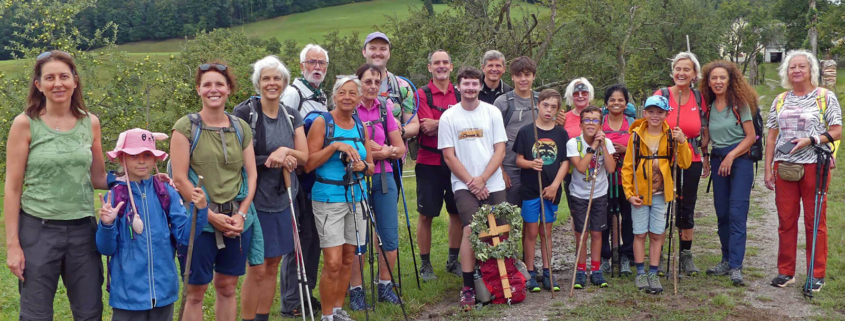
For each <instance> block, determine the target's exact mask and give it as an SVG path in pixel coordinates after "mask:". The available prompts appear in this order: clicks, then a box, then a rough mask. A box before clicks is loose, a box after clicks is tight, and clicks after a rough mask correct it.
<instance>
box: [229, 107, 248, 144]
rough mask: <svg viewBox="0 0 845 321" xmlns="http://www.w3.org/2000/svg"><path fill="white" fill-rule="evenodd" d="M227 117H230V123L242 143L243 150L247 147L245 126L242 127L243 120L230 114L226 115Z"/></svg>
mask: <svg viewBox="0 0 845 321" xmlns="http://www.w3.org/2000/svg"><path fill="white" fill-rule="evenodd" d="M226 116H228V117H229V123H231V124H232V127H233V128H235V134H237V135H238V142H240V144H241V149H243V148H244V146H245V145H244V135H243V132H244V129H243V126H241V119H240V118H238V117H235V116H234V115H232V114H230V113H226Z"/></svg>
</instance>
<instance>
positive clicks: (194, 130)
mask: <svg viewBox="0 0 845 321" xmlns="http://www.w3.org/2000/svg"><path fill="white" fill-rule="evenodd" d="M226 117H228V118H229V127H211V126H206V125H205V124H203V123H202V117H200V113H190V114H188V120H190V121H191V134H190V135H189V136H188V144H190V146H191V148H190V154H189V156H190V157H193V156H194V149H196V148H197V144H195V142H197V141H198V140H199V138H200V134H201V133H202V131H203V130H211V131H216V132H219V133H220V135H221V136H222V135H223V133H228V132H235V134H236V135H237V136H238V143H239V144H240V147H241V149H242V150H243V147H244V136H243V134H242V133H243V127H242V126H241V121H240V118H238V117H236V116H234V115H232V114H230V113H226ZM222 141H223V155H224V157H227V158H228V154H226V140H222ZM189 159H190V158H189ZM170 161H171V160H167V174H168V175H171V176H173V170H172V168H171V166H170Z"/></svg>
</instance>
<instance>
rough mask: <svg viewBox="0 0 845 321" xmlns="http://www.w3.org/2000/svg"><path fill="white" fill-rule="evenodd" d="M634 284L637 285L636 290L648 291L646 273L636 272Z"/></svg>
mask: <svg viewBox="0 0 845 321" xmlns="http://www.w3.org/2000/svg"><path fill="white" fill-rule="evenodd" d="M634 285H636V286H637V289H638V290H646V291H648V275H645V274H638V275H637V277H636V278H634Z"/></svg>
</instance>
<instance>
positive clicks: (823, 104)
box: [775, 87, 841, 161]
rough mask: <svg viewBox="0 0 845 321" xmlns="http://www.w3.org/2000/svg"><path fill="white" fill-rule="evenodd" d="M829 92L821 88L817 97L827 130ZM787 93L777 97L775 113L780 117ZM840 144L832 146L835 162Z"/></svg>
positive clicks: (836, 142) (838, 141) (837, 142)
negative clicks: (826, 118)
mask: <svg viewBox="0 0 845 321" xmlns="http://www.w3.org/2000/svg"><path fill="white" fill-rule="evenodd" d="M829 92H830V91H829V90H827V89H826V88H822V87H819V94H818V95H817V96H816V105H817V106H819V113H821V120H822V124H824V126H825V128H828V126H827V120H825V119H824V113H825V111H827V94H828V93H829ZM787 93H788V92H783V93H781V94H780V95H778V97H777V100H776V103H775V112H776V113H777V114H778V115H780V111H781V109H783V103H784V101H785V100H786V94H787ZM840 142H841V140H837V141H835V142H833V146H831V150H832V151H834V152H833V153H832V156H831V157H832V158H833V159H834V161H835V160H836V150H837V149H839V143H840ZM828 144H830V143H828Z"/></svg>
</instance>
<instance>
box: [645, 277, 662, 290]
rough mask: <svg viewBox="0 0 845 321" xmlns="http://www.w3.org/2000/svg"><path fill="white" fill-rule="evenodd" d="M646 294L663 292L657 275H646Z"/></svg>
mask: <svg viewBox="0 0 845 321" xmlns="http://www.w3.org/2000/svg"><path fill="white" fill-rule="evenodd" d="M648 292H649V293H651V294H660V292H663V286H662V285H660V277H659V276H658V275H657V274H649V275H648Z"/></svg>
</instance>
